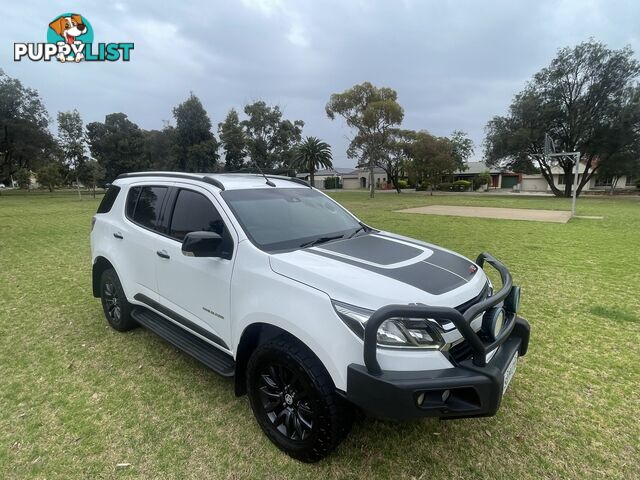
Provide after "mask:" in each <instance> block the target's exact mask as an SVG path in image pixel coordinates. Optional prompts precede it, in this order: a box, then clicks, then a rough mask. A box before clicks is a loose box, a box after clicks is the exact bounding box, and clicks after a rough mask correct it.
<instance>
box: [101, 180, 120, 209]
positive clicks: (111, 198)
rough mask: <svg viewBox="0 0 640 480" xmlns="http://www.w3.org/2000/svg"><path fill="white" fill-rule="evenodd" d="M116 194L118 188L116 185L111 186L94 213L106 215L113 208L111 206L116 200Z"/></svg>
mask: <svg viewBox="0 0 640 480" xmlns="http://www.w3.org/2000/svg"><path fill="white" fill-rule="evenodd" d="M118 193H120V187H118V186H117V185H111V186H110V187H109V190H107V193H105V194H104V197H102V201H101V202H100V206H99V207H98V211H97V212H96V213H108V212H109V211H110V210H111V207H113V204H114V203H115V201H116V198H118Z"/></svg>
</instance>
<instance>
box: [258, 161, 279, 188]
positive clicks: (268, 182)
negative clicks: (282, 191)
mask: <svg viewBox="0 0 640 480" xmlns="http://www.w3.org/2000/svg"><path fill="white" fill-rule="evenodd" d="M253 164H254V165H255V166H256V168H257V169H258V171H259V172H260V174H261V175H262V176H263V177H264V179H265V180H266V182H267V185H269V186H270V187H275V186H276V184H275V183H273V182H272V181H271V180H269V179H268V178H267V176H266V175H265V174H264V172H263V171H262V169H261V168H260V165H258V162H256V161H255V160H254V161H253Z"/></svg>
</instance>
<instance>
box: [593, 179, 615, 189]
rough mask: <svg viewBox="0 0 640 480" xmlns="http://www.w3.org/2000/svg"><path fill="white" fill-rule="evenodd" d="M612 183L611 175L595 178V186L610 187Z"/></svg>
mask: <svg viewBox="0 0 640 480" xmlns="http://www.w3.org/2000/svg"><path fill="white" fill-rule="evenodd" d="M611 185H613V177H598V178H596V187H610V186H611Z"/></svg>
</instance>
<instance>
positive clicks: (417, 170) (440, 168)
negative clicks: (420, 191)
mask: <svg viewBox="0 0 640 480" xmlns="http://www.w3.org/2000/svg"><path fill="white" fill-rule="evenodd" d="M410 155H411V161H410V162H409V163H408V164H407V168H408V170H410V175H411V177H413V179H414V181H415V182H416V183H418V184H420V185H422V186H425V185H427V184H428V185H432V186H435V185H438V184H439V183H440V182H441V180H442V177H444V176H446V175H449V174H451V173H453V172H454V171H455V170H456V168H457V161H456V159H455V157H454V153H453V145H452V142H451V141H450V140H449V139H447V138H446V137H435V136H433V135H431V134H430V133H429V132H427V131H424V130H423V131H420V132H417V133H416V134H415V137H414V141H413V143H412V144H411V147H410Z"/></svg>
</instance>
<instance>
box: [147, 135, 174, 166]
mask: <svg viewBox="0 0 640 480" xmlns="http://www.w3.org/2000/svg"><path fill="white" fill-rule="evenodd" d="M142 136H143V145H142V158H143V160H142V162H143V163H144V164H145V165H146V166H147V168H150V169H151V170H177V169H178V160H177V158H176V148H175V145H176V139H175V137H176V129H175V128H174V127H172V126H170V125H165V127H164V128H163V129H162V130H143V131H142Z"/></svg>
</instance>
